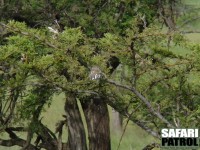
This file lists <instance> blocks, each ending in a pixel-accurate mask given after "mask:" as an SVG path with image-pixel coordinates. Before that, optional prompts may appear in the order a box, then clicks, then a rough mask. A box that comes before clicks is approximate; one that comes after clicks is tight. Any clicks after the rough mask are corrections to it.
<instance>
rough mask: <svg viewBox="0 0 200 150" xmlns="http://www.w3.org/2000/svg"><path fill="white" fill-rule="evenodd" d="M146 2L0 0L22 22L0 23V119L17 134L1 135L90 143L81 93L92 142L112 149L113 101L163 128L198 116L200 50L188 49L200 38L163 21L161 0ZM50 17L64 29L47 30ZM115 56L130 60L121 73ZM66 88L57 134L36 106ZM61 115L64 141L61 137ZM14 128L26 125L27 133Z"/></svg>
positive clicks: (56, 145) (148, 126) (45, 144)
mask: <svg viewBox="0 0 200 150" xmlns="http://www.w3.org/2000/svg"><path fill="white" fill-rule="evenodd" d="M142 2H143V3H142V5H141V4H140V1H135V2H132V1H131V2H128V1H127V2H122V1H120V2H119V1H112V2H110V1H93V2H92V3H88V2H86V1H77V2H75V1H71V2H70V3H67V2H66V1H64V0H63V1H61V2H60V3H55V2H54V1H51V2H47V1H43V2H42V3H41V2H38V1H29V2H28V3H25V2H23V1H19V2H8V3H7V4H9V5H7V4H6V3H1V4H2V5H3V7H2V8H3V9H1V14H2V15H1V16H2V19H1V20H4V21H5V20H6V19H14V20H16V21H24V22H26V24H25V23H20V22H15V21H10V22H8V23H1V26H2V28H3V29H5V30H6V32H5V33H4V34H3V35H2V36H3V40H1V43H2V46H1V47H0V66H1V74H0V75H1V78H0V84H1V85H2V86H1V87H0V91H1V95H2V96H1V105H0V106H1V107H0V108H1V109H0V110H1V111H0V112H1V117H0V120H1V124H2V127H1V128H2V131H4V132H6V133H8V134H9V136H10V138H11V139H10V140H4V139H0V144H1V145H4V146H12V145H19V146H21V147H23V148H24V149H39V148H41V147H42V148H45V149H51V148H52V149H67V148H68V149H78V148H81V149H87V147H86V138H85V129H84V128H83V123H82V118H81V116H80V112H79V109H78V106H77V100H80V102H81V105H82V108H83V110H84V115H85V118H86V121H87V128H88V135H89V149H96V148H97V147H98V148H99V149H110V134H109V116H108V110H107V104H109V105H110V106H111V107H113V108H114V109H116V110H117V111H118V112H120V114H122V115H124V116H126V117H128V118H129V119H130V120H132V121H133V122H134V123H136V124H137V125H138V126H140V127H141V128H143V129H145V130H146V131H147V132H149V133H151V134H152V135H154V136H156V137H158V138H159V131H160V129H161V128H163V127H188V126H190V125H191V122H192V123H193V125H194V126H199V122H198V119H199V118H198V116H199V112H198V110H199V105H198V104H199V102H198V98H199V95H198V91H197V90H196V89H195V88H196V87H194V86H193V85H192V84H191V82H190V81H189V78H190V76H191V75H192V74H193V73H194V72H195V73H197V74H198V65H197V64H198V57H195V59H193V58H192V56H194V54H198V53H197V52H198V50H199V47H198V46H193V45H192V46H191V45H189V44H187V42H186V41H185V39H184V37H183V36H182V35H181V34H179V32H178V31H174V30H170V31H169V32H167V33H165V32H163V30H161V29H159V27H160V24H159V21H158V20H157V12H158V8H157V6H158V5H156V4H159V1H151V2H150V1H146V0H144V1H142ZM171 2H174V1H165V2H163V3H162V7H164V6H166V7H167V8H168V6H171V5H170V4H172V3H171ZM168 4H169V5H168ZM173 5H174V4H173ZM13 6H14V7H13ZM11 7H12V8H13V9H12V10H13V11H9V13H4V12H8V10H10V9H11ZM33 10H34V11H33ZM39 14H40V15H39ZM162 15H164V14H163V13H162ZM164 17H165V16H164ZM66 18H67V19H66ZM54 20H55V21H54ZM164 21H165V22H166V20H164ZM50 23H51V24H52V29H54V28H55V27H56V28H57V29H58V32H54V33H52V32H50V31H49V30H48V28H47V26H49V24H50ZM53 25H54V26H55V27H53ZM54 30H55V29H54ZM169 39H170V40H169ZM169 41H170V42H169ZM177 46H179V47H183V48H185V49H189V50H193V51H191V55H187V56H184V55H180V54H177V53H176V52H175V51H174V48H175V47H177ZM119 64H121V65H123V66H125V67H126V68H127V69H126V70H127V73H126V75H125V76H124V79H123V81H121V82H118V81H119V78H120V76H119V74H118V73H116V74H115V72H117V71H120V70H119V68H118V66H119ZM92 66H98V68H100V69H101V71H102V77H101V78H99V79H98V80H91V79H90V78H89V74H90V69H91V68H92ZM196 86H198V85H196ZM40 91H41V92H40ZM60 92H63V93H65V95H66V103H65V110H66V116H64V120H61V121H59V123H58V126H57V130H56V131H57V133H58V137H57V136H56V135H55V134H54V133H53V132H52V131H51V130H50V129H49V128H48V126H45V125H44V124H42V122H41V118H40V114H41V111H42V110H43V109H44V106H45V105H48V104H49V103H50V101H51V98H52V94H56V93H60ZM191 102H192V105H191ZM185 116H187V120H185ZM30 118H31V119H30ZM99 120H101V121H100V122H99ZM20 123H24V126H25V128H23V127H18V125H19V124H20ZM72 124H73V125H75V127H74V128H72ZM64 125H67V127H68V134H69V135H68V143H63V142H62V139H61V137H62V129H63V126H64ZM17 131H26V132H27V139H20V138H19V137H18V136H17V134H16V133H15V132H17ZM34 134H36V135H37V139H36V141H35V144H32V142H31V140H32V137H33V135H34ZM75 138H78V139H77V141H79V142H78V143H75V140H74V139H75Z"/></svg>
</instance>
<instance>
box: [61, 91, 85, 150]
mask: <svg viewBox="0 0 200 150" xmlns="http://www.w3.org/2000/svg"><path fill="white" fill-rule="evenodd" d="M66 96H68V97H67V99H66V102H65V111H66V115H67V125H68V145H67V147H68V149H69V150H87V144H86V136H85V129H84V126H83V121H82V118H81V114H80V111H79V108H78V104H77V101H76V98H75V95H74V94H69V95H66Z"/></svg>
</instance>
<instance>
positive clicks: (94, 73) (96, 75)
mask: <svg viewBox="0 0 200 150" xmlns="http://www.w3.org/2000/svg"><path fill="white" fill-rule="evenodd" d="M101 77H102V72H101V70H100V68H99V67H97V66H93V67H92V68H91V70H90V74H89V78H90V79H91V80H97V79H100V78H101Z"/></svg>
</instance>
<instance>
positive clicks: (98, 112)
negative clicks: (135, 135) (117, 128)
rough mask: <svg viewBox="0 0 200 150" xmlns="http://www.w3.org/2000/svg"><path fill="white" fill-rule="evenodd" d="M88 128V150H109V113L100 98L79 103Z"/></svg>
mask: <svg viewBox="0 0 200 150" xmlns="http://www.w3.org/2000/svg"><path fill="white" fill-rule="evenodd" d="M81 104H82V108H83V111H84V115H85V118H86V122H87V127H88V137H89V150H110V149H111V145H110V127H109V113H108V108H107V105H106V103H105V102H104V101H103V99H101V98H96V97H92V98H88V99H87V100H85V101H82V102H81Z"/></svg>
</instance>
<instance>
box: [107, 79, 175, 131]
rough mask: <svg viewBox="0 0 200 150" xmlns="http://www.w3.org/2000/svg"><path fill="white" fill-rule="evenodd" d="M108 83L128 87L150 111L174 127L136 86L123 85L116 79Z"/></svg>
mask: <svg viewBox="0 0 200 150" xmlns="http://www.w3.org/2000/svg"><path fill="white" fill-rule="evenodd" d="M107 82H108V83H110V84H112V85H115V86H117V87H121V88H123V89H127V90H129V91H131V92H133V93H134V94H135V95H136V96H137V97H138V98H139V99H140V100H141V101H142V102H143V103H144V104H145V105H146V106H147V108H148V109H149V111H150V112H151V113H152V114H153V115H154V116H156V117H158V118H159V119H160V120H161V121H162V122H164V123H165V124H167V126H168V127H171V128H173V127H174V125H172V124H171V123H170V122H169V121H168V120H167V119H165V117H164V116H162V115H161V114H160V113H159V112H157V111H156V110H155V109H154V108H153V107H152V106H151V103H150V102H149V100H148V99H147V98H146V97H144V96H143V95H142V94H141V93H140V92H138V91H137V90H136V89H135V88H134V87H129V86H127V85H122V84H119V83H117V82H115V81H112V80H107Z"/></svg>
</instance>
